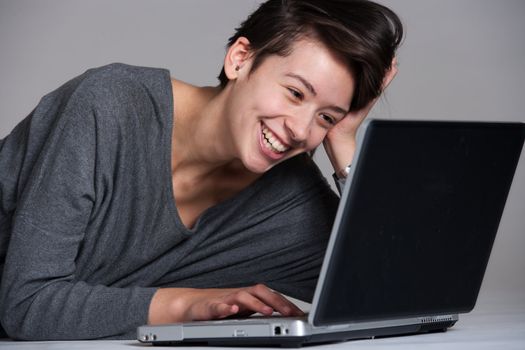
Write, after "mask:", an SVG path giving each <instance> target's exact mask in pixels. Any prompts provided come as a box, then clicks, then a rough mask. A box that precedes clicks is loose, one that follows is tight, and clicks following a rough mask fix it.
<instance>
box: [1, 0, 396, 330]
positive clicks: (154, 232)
mask: <svg viewBox="0 0 525 350" xmlns="http://www.w3.org/2000/svg"><path fill="white" fill-rule="evenodd" d="M401 37H402V27H401V24H400V21H399V19H398V17H397V16H396V15H395V14H394V13H393V12H392V11H390V10H389V9H387V8H385V7H383V6H381V5H378V4H375V3H372V2H368V1H362V0H359V1H357V0H354V1H350V0H347V1H343V0H334V1H317V0H270V1H267V2H265V3H263V4H262V5H261V6H260V7H259V9H258V10H257V11H255V12H254V13H253V14H252V15H251V16H250V17H249V18H248V19H247V20H246V21H245V22H244V23H243V24H242V25H241V27H240V28H239V29H238V30H237V32H236V33H235V35H234V36H233V37H232V38H230V41H229V44H228V50H227V53H226V56H225V59H224V68H223V71H222V72H221V74H220V77H219V79H220V85H219V86H217V87H196V86H192V85H189V84H187V83H184V82H182V81H179V80H176V79H173V78H171V77H170V75H169V72H168V71H166V70H163V69H154V68H145V67H133V66H128V65H124V64H112V65H108V66H104V67H100V68H96V69H92V70H89V71H87V72H86V73H84V74H83V75H81V76H79V77H77V78H75V79H73V80H71V81H69V82H68V83H66V84H65V85H63V86H62V87H60V88H59V89H57V90H56V91H54V92H52V93H50V94H48V95H46V96H44V97H43V99H42V100H41V102H40V103H39V105H38V106H37V107H36V108H35V110H34V111H33V112H32V113H31V114H30V115H29V116H28V117H27V118H26V119H24V120H23V121H22V122H21V123H20V124H19V125H18V126H17V127H16V128H15V129H14V130H13V131H12V133H11V134H10V135H9V136H7V137H6V138H5V139H3V140H1V141H0V261H1V262H3V264H4V265H3V272H2V282H1V290H0V314H1V318H0V320H1V324H2V326H3V327H4V329H5V331H6V332H7V334H8V335H9V336H11V337H12V338H15V339H34V340H36V339H94V338H110V337H113V338H133V337H134V332H135V328H136V327H137V326H139V325H141V324H145V323H150V324H158V323H167V322H178V321H184V320H204V319H214V318H224V317H228V316H234V315H248V314H250V313H253V312H260V313H263V314H266V315H268V314H271V313H272V312H274V311H277V312H279V313H281V314H283V315H298V314H301V310H299V309H298V308H297V307H296V306H295V305H293V304H292V303H291V302H289V301H287V300H286V299H285V298H284V297H283V296H282V295H281V294H279V293H284V294H287V295H290V296H293V297H296V298H300V299H304V300H309V299H311V297H312V294H313V290H314V288H315V283H316V280H317V276H318V272H319V269H320V265H321V262H322V258H323V254H324V250H325V247H326V243H327V240H328V235H329V232H330V228H331V224H332V220H333V217H334V215H335V210H336V206H337V202H338V199H337V196H336V195H335V194H334V193H333V192H332V191H331V190H330V188H329V186H328V184H327V182H326V180H325V179H324V178H323V177H322V175H321V174H320V172H319V170H318V169H317V167H316V166H315V165H314V164H313V162H312V160H311V159H310V158H309V157H308V155H307V154H308V153H309V152H312V151H313V150H315V149H316V147H318V146H319V145H320V144H321V143H323V144H324V147H325V148H326V150H327V153H328V155H329V158H330V160H331V162H332V164H333V167H334V171H335V172H336V174H337V176H338V178H339V179H343V180H344V176H345V171H344V169H345V168H346V167H347V166H348V165H349V164H350V163H351V160H352V157H353V152H354V148H355V133H356V129H357V127H358V126H359V125H360V123H361V122H362V121H363V119H364V118H365V117H366V115H367V113H368V111H369V110H370V108H371V107H372V105H373V103H374V101H375V100H376V99H377V97H378V96H379V95H380V93H381V92H382V90H383V89H384V88H385V87H386V86H387V85H388V83H389V82H390V81H391V79H392V78H393V77H394V75H395V74H396V66H395V51H396V49H397V46H398V45H399V43H400V40H401Z"/></svg>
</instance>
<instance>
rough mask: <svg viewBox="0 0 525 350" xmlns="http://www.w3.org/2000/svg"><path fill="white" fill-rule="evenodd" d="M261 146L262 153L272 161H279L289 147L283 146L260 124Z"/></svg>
mask: <svg viewBox="0 0 525 350" xmlns="http://www.w3.org/2000/svg"><path fill="white" fill-rule="evenodd" d="M260 141H261V145H262V148H263V151H265V152H264V153H265V154H266V155H268V156H269V157H270V158H272V159H280V158H282V157H283V156H284V153H285V152H286V151H288V150H289V149H290V146H288V145H286V144H284V143H283V142H282V141H281V140H280V139H279V138H278V137H277V136H276V135H275V134H274V133H273V132H272V131H271V130H270V129H268V128H267V127H266V125H264V124H263V123H261V137H260Z"/></svg>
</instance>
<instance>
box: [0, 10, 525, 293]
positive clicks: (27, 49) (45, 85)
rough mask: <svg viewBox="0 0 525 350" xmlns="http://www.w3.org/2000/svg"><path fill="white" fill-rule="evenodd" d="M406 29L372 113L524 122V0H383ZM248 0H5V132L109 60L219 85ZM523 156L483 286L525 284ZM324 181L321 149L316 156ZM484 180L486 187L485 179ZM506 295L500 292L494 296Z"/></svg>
mask: <svg viewBox="0 0 525 350" xmlns="http://www.w3.org/2000/svg"><path fill="white" fill-rule="evenodd" d="M381 2H382V3H384V4H386V5H388V6H389V7H391V8H392V9H393V10H394V11H396V12H397V13H398V14H399V15H400V17H401V18H402V20H403V22H404V24H405V26H406V30H407V34H406V39H405V42H404V45H403V46H402V48H401V50H400V52H399V62H400V71H399V75H398V77H397V78H396V79H395V81H394V82H393V83H392V84H391V87H390V88H389V90H388V92H387V94H386V96H385V97H384V98H383V99H382V100H381V101H380V103H379V104H378V105H377V106H376V108H375V109H374V110H373V111H372V116H375V117H382V118H403V119H416V118H417V119H420V118H423V119H456V120H460V119H461V120H496V121H522V122H523V121H525V115H524V113H523V111H524V110H525V94H524V92H523V91H524V90H523V83H524V82H525V68H524V66H523V65H524V62H525V39H524V36H525V21H523V19H524V18H525V16H524V15H525V1H522V0H503V1H494V0H425V1H421V0H383V1H381ZM258 3H259V1H255V0H225V1H218V0H177V1H175V0H148V1H146V0H142V1H138V0H90V1H82V0H46V1H39V0H32V1H30V0H16V1H15V0H0V138H3V137H5V136H6V135H7V134H8V133H9V131H10V130H11V129H12V128H13V127H14V126H15V125H16V124H17V122H19V121H20V120H21V119H22V118H24V117H25V116H26V115H27V114H28V113H29V112H30V111H31V110H32V108H33V107H34V106H35V105H36V104H37V103H38V101H39V99H40V98H41V97H42V96H43V95H44V94H46V93H47V92H49V91H51V90H53V89H55V88H57V87H58V86H59V85H61V84H62V83H64V82H65V81H67V80H69V79H70V78H72V77H74V76H76V75H78V74H80V73H82V72H83V71H85V70H86V69H88V68H91V67H95V66H100V65H104V64H107V63H111V62H125V63H129V64H136V65H145V66H155V67H165V68H168V69H170V71H171V73H172V75H173V76H175V77H177V78H179V79H182V80H185V81H188V82H191V83H193V84H197V85H215V84H216V83H217V80H216V76H217V75H218V73H219V70H220V68H221V67H222V59H223V55H224V45H225V43H226V39H227V38H228V37H229V36H230V35H231V34H232V33H233V28H234V27H235V26H237V25H238V24H239V23H240V21H242V20H243V19H244V18H245V16H246V15H247V14H248V13H250V12H251V11H252V10H253V9H255V8H256V6H257V4H258ZM523 158H525V157H524V156H523V155H522V158H521V162H520V166H519V168H518V170H517V173H516V176H515V181H514V184H513V187H512V189H511V193H510V195H509V199H508V202H507V206H506V209H505V212H504V215H503V218H502V221H501V226H500V230H499V233H498V236H497V239H496V242H495V245H494V250H493V254H492V256H491V259H490V263H489V266H488V269H487V274H486V277H485V280H484V282H483V283H484V284H483V289H482V292H485V293H492V292H495V293H498V294H500V293H507V292H519V293H523V291H524V290H525V273H524V271H525V254H524V253H523V250H524V249H525V232H524V231H525V215H524V214H525V210H524V208H525V164H524V162H525V161H524V159H523ZM316 159H317V161H318V163H319V164H320V165H321V167H322V169H323V171H324V172H325V174H326V175H327V177H330V175H331V173H332V169H331V168H330V165H329V163H328V162H327V160H326V157H325V155H324V153H323V152H319V153H318V155H317V156H316ZM487 186H490V184H487ZM501 295H503V294H501Z"/></svg>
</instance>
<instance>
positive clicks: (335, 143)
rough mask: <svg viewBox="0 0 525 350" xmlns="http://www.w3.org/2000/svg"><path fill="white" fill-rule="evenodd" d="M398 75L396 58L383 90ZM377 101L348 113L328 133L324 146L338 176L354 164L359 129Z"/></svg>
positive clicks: (386, 77) (385, 78) (386, 76)
mask: <svg viewBox="0 0 525 350" xmlns="http://www.w3.org/2000/svg"><path fill="white" fill-rule="evenodd" d="M396 74H397V59H396V58H394V60H393V61H392V66H391V67H390V69H389V70H388V71H387V73H386V75H385V77H384V79H383V90H384V89H386V87H387V86H388V85H389V84H390V82H391V81H392V80H393V79H394V77H395V76H396ZM376 101H377V99H374V100H372V101H370V103H369V104H368V105H367V106H366V107H365V108H363V109H361V110H359V111H355V112H350V113H348V114H347V115H346V116H345V117H344V118H343V119H342V120H341V121H340V122H339V123H337V125H335V126H334V127H333V128H332V129H331V130H330V131H329V132H328V135H327V136H326V138H325V140H324V142H323V145H324V148H325V150H326V154H327V156H328V159H330V162H331V163H332V166H333V168H334V172H335V173H336V174H338V173H340V172H341V170H343V169H345V168H346V167H347V166H348V165H350V164H351V163H352V159H353V158H354V152H355V148H356V133H357V129H358V128H359V126H360V125H361V123H362V122H363V120H365V118H366V117H367V115H368V113H369V112H370V110H371V109H372V107H373V106H374V104H375V103H376Z"/></svg>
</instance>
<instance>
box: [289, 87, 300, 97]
mask: <svg viewBox="0 0 525 350" xmlns="http://www.w3.org/2000/svg"><path fill="white" fill-rule="evenodd" d="M288 91H290V93H291V94H292V96H293V97H294V98H295V99H298V100H302V99H303V94H302V93H300V92H299V91H297V90H295V89H292V88H288Z"/></svg>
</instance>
